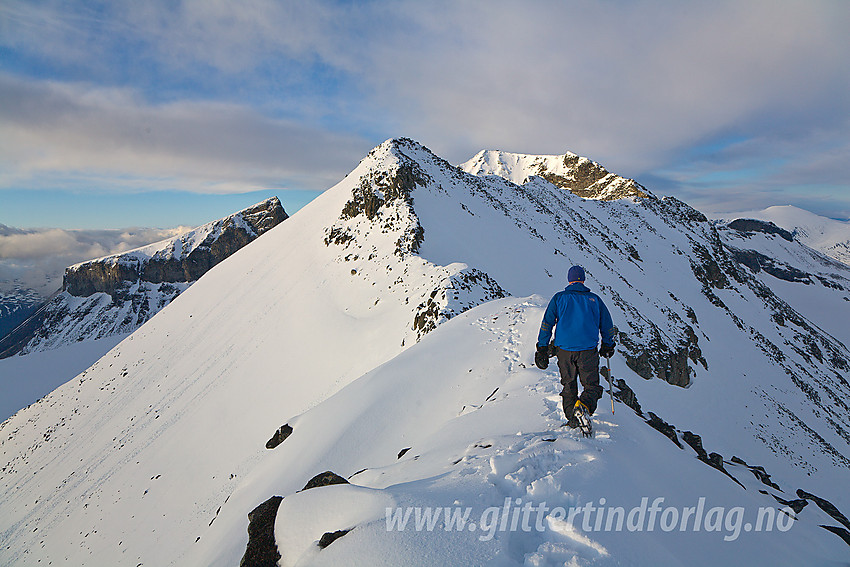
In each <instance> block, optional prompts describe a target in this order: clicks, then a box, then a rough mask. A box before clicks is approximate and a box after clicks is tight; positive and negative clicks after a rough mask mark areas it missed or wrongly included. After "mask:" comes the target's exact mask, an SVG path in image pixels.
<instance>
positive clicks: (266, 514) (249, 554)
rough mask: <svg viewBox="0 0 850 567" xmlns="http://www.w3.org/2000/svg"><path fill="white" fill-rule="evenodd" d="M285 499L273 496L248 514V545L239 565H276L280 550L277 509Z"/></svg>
mask: <svg viewBox="0 0 850 567" xmlns="http://www.w3.org/2000/svg"><path fill="white" fill-rule="evenodd" d="M282 501H283V497H281V496H272V497H271V498H269V499H268V500H266V501H265V502H263V503H262V504H260V505H259V506H257V507H256V508H254V509H253V510H252V511H251V512H250V513H249V514H248V547H247V549H245V555H243V556H242V561H240V562H239V567H276V566H277V562H278V561H279V560H280V557H281V556H280V552H279V551H278V549H277V544H276V543H275V540H274V522H275V518H276V517H277V509H278V508H279V507H280V503H281V502H282Z"/></svg>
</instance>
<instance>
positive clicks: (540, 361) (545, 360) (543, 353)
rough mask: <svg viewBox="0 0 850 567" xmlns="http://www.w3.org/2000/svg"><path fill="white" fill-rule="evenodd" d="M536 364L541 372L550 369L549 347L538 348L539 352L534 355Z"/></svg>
mask: <svg viewBox="0 0 850 567" xmlns="http://www.w3.org/2000/svg"><path fill="white" fill-rule="evenodd" d="M534 364H536V365H537V368H539V369H540V370H546V369H547V368H549V345H544V346H538V347H537V352H536V353H534Z"/></svg>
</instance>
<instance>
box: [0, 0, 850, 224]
mask: <svg viewBox="0 0 850 567" xmlns="http://www.w3.org/2000/svg"><path fill="white" fill-rule="evenodd" d="M848 29H850V2H845V1H843V0H836V1H832V2H818V1H805V2H803V1H797V2H784V1H781V0H771V1H767V2H758V1H742V0H735V1H729V2H725V1H722V0H720V1H714V2H670V1H663V2H661V1H658V2H656V1H651V0H646V1H641V0H638V1H628V2H625V1H618V0H607V1H563V0H558V1H554V0H553V1H530V2H507V1H500V0H490V1H478V2H476V1H460V2H457V1H433V2H430V1H429V2H421V1H364V2H353V1H326V0H315V1H309V2H308V1H287V2H284V1H275V0H239V1H234V0H150V1H146V2H114V1H104V2H100V1H95V0H79V1H74V0H70V1H69V0H56V1H52V0H29V1H21V0H2V1H0V223H2V224H4V225H7V226H9V227H17V228H21V229H34V228H37V227H38V228H59V229H66V230H67V229H86V230H103V229H122V228H126V227H158V228H173V227H176V226H180V225H182V226H194V225H198V224H201V223H204V222H207V221H210V220H213V219H216V218H220V217H223V216H226V215H228V214H230V213H232V212H234V211H236V210H239V209H241V208H244V207H246V206H249V205H251V204H253V203H256V202H259V201H261V200H263V199H265V198H267V197H269V196H271V195H277V196H279V197H280V199H281V201H282V202H283V204H284V207H285V208H286V209H287V211H288V212H290V213H291V212H294V211H295V210H297V209H298V208H300V207H301V206H303V205H304V204H305V203H307V202H308V201H309V200H310V199H312V198H313V197H315V196H316V195H317V194H319V192H321V191H323V190H324V189H327V188H328V187H331V186H332V185H334V184H335V183H336V182H337V181H339V180H340V179H341V178H342V177H343V176H344V175H345V174H346V173H348V172H349V171H351V170H352V169H353V168H354V167H355V166H356V165H357V163H358V161H359V160H360V159H361V158H362V157H364V156H365V155H366V153H368V151H369V150H370V149H371V148H372V147H374V146H376V145H378V144H380V143H381V142H383V141H384V140H386V139H388V138H393V137H401V136H404V137H410V138H414V139H416V140H417V141H419V142H421V143H423V144H424V145H426V146H428V147H429V148H430V149H431V150H432V151H434V152H435V153H437V154H438V155H440V156H441V157H444V158H445V159H447V160H449V161H450V162H452V163H455V164H458V163H461V162H463V161H466V160H467V159H469V158H470V157H472V156H473V155H474V154H475V153H476V152H477V151H479V150H481V149H502V150H507V151H515V152H521V153H534V154H561V153H564V152H566V151H572V152H574V153H577V154H579V155H582V156H586V157H589V158H591V159H593V160H594V161H597V162H599V163H601V164H602V165H604V166H605V167H606V168H608V169H609V170H610V171H612V172H615V173H617V174H620V175H624V176H626V177H631V178H634V179H636V180H638V181H639V182H641V183H642V184H644V185H645V186H647V187H648V188H649V189H650V190H651V191H653V192H654V193H656V194H662V195H663V194H666V195H674V196H676V197H678V198H680V199H683V200H684V201H686V202H688V203H689V204H691V205H693V206H695V207H697V208H700V209H701V210H704V211H706V212H713V211H734V210H755V209H760V208H764V207H767V206H770V205H784V204H792V205H796V206H799V207H801V208H804V209H808V210H810V211H813V212H815V213H818V214H821V215H826V216H830V217H833V218H839V219H847V218H850V191H848V187H850V181H848V179H850V96H848V93H850V65H847V61H846V59H847V54H848V53H850V34H848V33H847V30H848Z"/></svg>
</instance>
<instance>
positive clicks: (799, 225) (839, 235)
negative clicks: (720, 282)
mask: <svg viewBox="0 0 850 567" xmlns="http://www.w3.org/2000/svg"><path fill="white" fill-rule="evenodd" d="M717 218H718V219H722V220H724V221H726V222H729V221H733V220H735V219H759V220H763V221H768V222H772V223H774V224H776V225H777V226H779V227H782V228H784V229H785V230H787V231H788V232H790V233H791V234H792V235H793V236H794V238H795V239H796V240H798V241H799V242H802V243H803V244H805V245H807V246H809V247H811V248H814V249H815V250H818V251H820V252H822V253H824V254H826V255H827V256H829V257H831V258H833V259H835V260H838V261H839V262H843V263H845V264H848V265H850V223H848V222H847V221H838V220H835V219H830V218H827V217H822V216H820V215H816V214H814V213H812V212H809V211H807V210H805V209H801V208H799V207H794V206H792V205H781V206H774V207H768V208H766V209H763V210H760V211H746V212H742V213H726V214H723V215H718V216H717Z"/></svg>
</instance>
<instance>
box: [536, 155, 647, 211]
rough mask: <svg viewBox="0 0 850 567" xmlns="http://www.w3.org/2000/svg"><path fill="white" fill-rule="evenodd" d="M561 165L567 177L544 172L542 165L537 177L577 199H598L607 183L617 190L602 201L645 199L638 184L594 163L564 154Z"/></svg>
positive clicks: (642, 189) (643, 189)
mask: <svg viewBox="0 0 850 567" xmlns="http://www.w3.org/2000/svg"><path fill="white" fill-rule="evenodd" d="M563 164H564V167H565V168H567V169H568V170H569V171H570V175H569V176H565V175H559V174H557V173H552V172H551V171H546V169H545V168H544V166H543V165H542V164H541V165H540V168H539V171H538V172H537V175H538V176H540V177H542V178H543V179H545V180H546V181H548V182H549V183H551V184H552V185H554V186H555V187H561V188H563V189H567V190H569V191H571V192H572V193H574V194H576V195H578V196H579V197H585V198H591V199H593V198H600V193H602V192H603V190H604V189H607V185H608V183H616V184H617V185H618V190H617V191H616V192H614V193H611V194H606V195H605V196H604V197H601V198H602V199H604V200H614V199H621V198H623V197H647V192H646V189H645V188H644V187H643V186H641V185H640V184H639V183H637V182H635V181H634V180H632V179H624V178H620V177H619V176H614V175H612V174H611V173H610V172H609V171H608V170H607V169H605V168H604V167H602V166H601V165H599V164H598V163H596V162H594V161H590V160H587V159H582V158H581V157H579V156H577V155H575V154H566V155H565V156H564V161H563Z"/></svg>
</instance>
